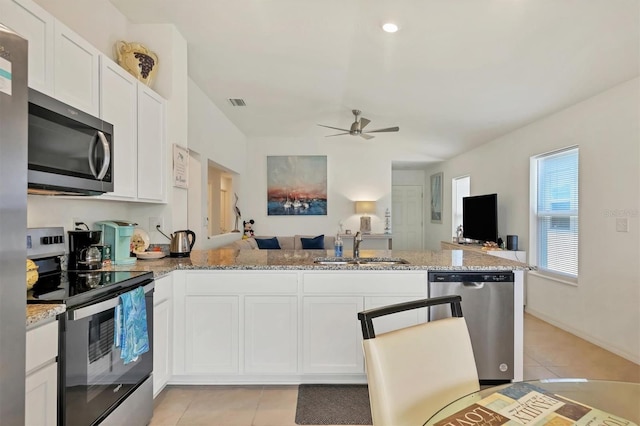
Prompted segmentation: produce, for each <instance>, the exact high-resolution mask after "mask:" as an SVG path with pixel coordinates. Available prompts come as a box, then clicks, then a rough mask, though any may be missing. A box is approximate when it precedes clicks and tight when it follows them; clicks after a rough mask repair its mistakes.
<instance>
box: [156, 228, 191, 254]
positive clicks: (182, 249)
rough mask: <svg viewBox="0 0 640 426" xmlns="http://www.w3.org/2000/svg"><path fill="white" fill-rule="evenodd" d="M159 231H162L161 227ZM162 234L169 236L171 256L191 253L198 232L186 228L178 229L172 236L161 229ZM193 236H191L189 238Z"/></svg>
mask: <svg viewBox="0 0 640 426" xmlns="http://www.w3.org/2000/svg"><path fill="white" fill-rule="evenodd" d="M156 228H158V231H160V228H159V227H156ZM160 233H161V234H162V235H164V236H165V237H167V238H169V240H170V241H171V242H170V243H169V256H171V257H188V256H189V255H190V254H191V249H192V248H193V245H194V244H195V243H196V233H195V232H193V231H191V230H189V229H185V230H182V231H176V232H174V233H173V234H171V236H170V237H169V236H167V235H166V234H165V233H164V232H162V231H160ZM189 237H191V238H189Z"/></svg>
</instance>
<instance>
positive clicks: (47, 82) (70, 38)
mask: <svg viewBox="0 0 640 426" xmlns="http://www.w3.org/2000/svg"><path fill="white" fill-rule="evenodd" d="M0 12H1V13H0V22H2V23H3V24H4V25H6V26H8V27H9V28H11V29H13V30H14V31H16V32H17V33H18V34H20V35H22V36H23V37H25V38H26V39H27V40H29V87H31V88H33V89H35V90H37V91H39V92H42V93H45V94H47V95H49V96H52V97H54V98H56V99H59V100H61V101H62V102H65V103H67V104H69V105H71V106H73V107H75V108H78V109H80V110H82V111H84V112H86V113H88V114H91V115H94V116H98V113H99V99H98V96H99V94H98V75H99V61H98V57H99V56H100V52H99V51H98V50H97V49H96V48H94V47H93V46H92V45H91V44H90V43H88V42H87V41H86V40H84V39H83V38H82V37H80V36H79V35H78V34H76V33H75V32H73V31H72V30H71V29H69V28H68V27H67V26H65V25H64V24H63V23H61V22H60V21H58V20H56V19H55V18H54V17H53V16H52V15H51V14H50V13H48V12H47V11H46V10H44V9H43V8H42V7H40V6H39V5H38V4H36V3H34V2H33V1H32V0H0Z"/></svg>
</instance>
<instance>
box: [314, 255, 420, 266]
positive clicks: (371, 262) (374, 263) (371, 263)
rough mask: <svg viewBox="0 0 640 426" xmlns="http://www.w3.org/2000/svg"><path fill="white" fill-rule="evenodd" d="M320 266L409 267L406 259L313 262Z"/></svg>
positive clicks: (350, 259) (384, 258) (337, 259)
mask: <svg viewBox="0 0 640 426" xmlns="http://www.w3.org/2000/svg"><path fill="white" fill-rule="evenodd" d="M313 263H317V264H318V265H358V266H389V265H407V264H409V262H407V261H406V260H404V259H400V258H397V257H360V258H358V259H355V258H353V257H318V258H316V259H314V260H313Z"/></svg>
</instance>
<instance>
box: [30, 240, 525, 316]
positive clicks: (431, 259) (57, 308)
mask: <svg viewBox="0 0 640 426" xmlns="http://www.w3.org/2000/svg"><path fill="white" fill-rule="evenodd" d="M345 254H346V255H347V256H348V255H349V254H350V253H348V252H347V253H345ZM347 256H345V257H347ZM327 257H333V250H236V249H213V250H194V251H192V252H191V256H190V257H182V258H178V257H164V258H162V259H153V260H141V259H138V260H137V261H136V263H135V264H132V265H112V266H109V267H106V268H104V269H102V270H105V271H145V272H153V275H154V277H155V278H160V277H162V276H163V275H167V274H169V273H170V272H172V271H175V270H184V269H190V270H276V271H278V270H325V271H326V270H338V271H345V270H346V271H358V270H362V271H371V270H374V271H375V270H385V271H386V270H392V271H412V270H414V271H489V270H491V271H496V270H497V271H500V270H504V271H510V270H529V269H533V267H530V266H528V265H526V264H524V263H520V262H515V261H512V260H508V259H503V258H500V257H496V256H491V255H488V254H485V253H481V252H476V251H470V250H442V251H400V250H361V252H360V257H362V258H367V257H377V258H381V257H382V258H400V259H404V260H406V261H407V262H409V263H408V264H398V265H377V266H371V265H369V266H359V265H320V264H316V263H314V262H313V261H314V259H316V258H327ZM64 311H65V306H64V305H55V304H34V305H27V326H30V325H33V324H35V323H36V322H39V321H43V320H46V319H48V318H55V317H56V316H57V315H58V314H61V313H63V312H64Z"/></svg>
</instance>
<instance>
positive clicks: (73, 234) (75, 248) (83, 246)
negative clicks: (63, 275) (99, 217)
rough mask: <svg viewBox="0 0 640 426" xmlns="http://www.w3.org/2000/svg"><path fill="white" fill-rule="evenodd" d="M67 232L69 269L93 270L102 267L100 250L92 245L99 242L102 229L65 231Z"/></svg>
mask: <svg viewBox="0 0 640 426" xmlns="http://www.w3.org/2000/svg"><path fill="white" fill-rule="evenodd" d="M67 232H68V233H69V264H68V266H67V269H69V270H87V269H88V270H93V269H100V268H101V267H102V256H101V254H100V251H99V250H98V249H97V248H96V247H93V245H94V244H98V243H99V242H100V238H101V236H102V231H81V230H75V231H67Z"/></svg>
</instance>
